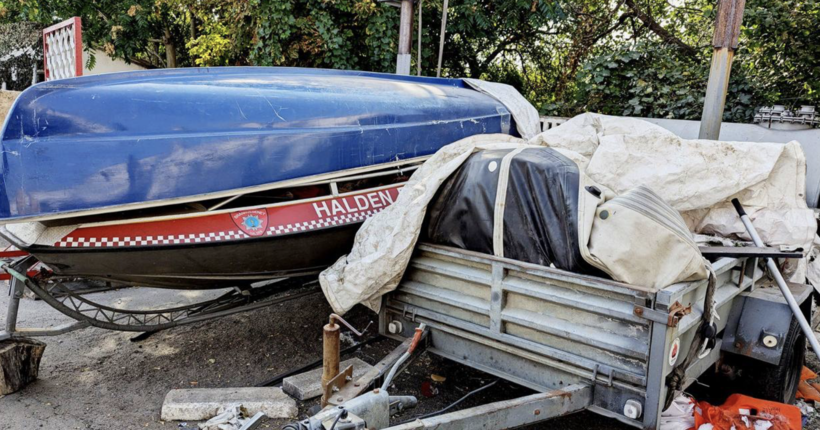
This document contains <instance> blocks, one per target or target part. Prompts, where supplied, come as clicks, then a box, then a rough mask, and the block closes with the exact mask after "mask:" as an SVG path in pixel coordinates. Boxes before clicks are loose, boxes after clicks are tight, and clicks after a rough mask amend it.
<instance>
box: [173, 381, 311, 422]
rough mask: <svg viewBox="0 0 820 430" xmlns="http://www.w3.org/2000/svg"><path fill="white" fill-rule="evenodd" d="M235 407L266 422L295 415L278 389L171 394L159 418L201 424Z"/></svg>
mask: <svg viewBox="0 0 820 430" xmlns="http://www.w3.org/2000/svg"><path fill="white" fill-rule="evenodd" d="M236 403H239V404H241V405H242V407H243V408H244V409H245V410H247V412H248V414H250V415H254V414H256V413H257V412H263V413H264V414H265V415H267V416H268V417H270V418H295V417H296V415H297V414H298V413H299V410H298V409H297V408H296V401H295V400H293V399H291V398H290V397H288V395H287V394H285V393H284V392H283V391H282V389H281V388H277V387H248V388H194V389H182V390H171V391H169V392H168V395H166V396H165V401H164V402H163V403H162V413H161V415H162V419H163V420H166V421H203V420H208V419H210V418H213V417H214V416H216V415H217V414H218V413H219V409H220V408H223V407H228V406H230V405H232V404H236Z"/></svg>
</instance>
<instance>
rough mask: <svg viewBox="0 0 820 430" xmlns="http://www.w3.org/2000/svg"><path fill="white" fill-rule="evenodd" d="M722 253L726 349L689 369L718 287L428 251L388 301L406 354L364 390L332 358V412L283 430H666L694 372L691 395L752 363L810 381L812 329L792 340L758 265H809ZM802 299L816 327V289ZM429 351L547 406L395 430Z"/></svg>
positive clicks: (719, 327) (382, 321)
mask: <svg viewBox="0 0 820 430" xmlns="http://www.w3.org/2000/svg"><path fill="white" fill-rule="evenodd" d="M721 252H722V253H723V255H728V256H725V257H723V258H719V259H717V260H716V261H714V262H713V264H712V266H713V269H714V272H715V279H714V284H713V287H712V288H713V289H714V290H713V302H714V318H712V320H713V321H714V324H715V330H714V337H713V338H712V340H711V341H709V342H704V345H708V346H709V347H706V348H703V349H701V348H697V349H696V354H694V356H693V357H692V358H691V360H690V359H688V357H687V353H686V351H689V350H690V346H691V344H692V343H693V339H696V335H698V337H699V338H703V334H702V333H698V332H699V331H702V330H703V329H702V327H703V325H702V324H701V321H702V319H703V317H704V315H703V310H704V298H705V297H706V294H707V290H708V288H709V282H708V281H705V280H704V281H698V282H688V283H679V284H674V285H670V286H668V287H666V288H662V289H657V290H653V289H649V288H642V287H637V286H633V285H627V284H622V283H618V282H614V281H610V280H605V279H601V278H596V277H592V276H586V275H578V274H574V273H569V272H565V271H561V270H557V269H552V268H548V267H543V266H538V265H533V264H529V263H522V262H520V261H515V260H510V259H505V258H498V257H495V256H490V255H485V254H479V253H475V252H470V251H464V250H460V249H453V248H447V247H442V246H438V245H429V244H420V245H418V246H417V249H416V254H415V255H414V257H413V258H412V259H411V262H410V265H409V267H408V269H407V271H406V273H405V275H404V278H403V279H402V281H401V282H400V284H399V286H398V288H397V289H396V290H395V291H393V292H392V293H390V294H388V295H386V296H384V297H383V301H382V307H381V311H380V314H379V332H380V334H382V335H384V336H387V337H390V338H393V339H396V340H400V341H402V344H401V345H400V346H399V347H398V348H396V350H394V351H393V352H392V353H390V354H389V355H388V356H386V357H385V358H384V359H382V360H380V361H379V362H378V363H377V364H376V366H375V368H374V369H373V370H371V371H370V372H369V373H368V374H365V375H364V376H362V377H360V378H359V379H357V380H352V378H351V377H350V374H349V373H348V371H349V370H350V369H344V370H341V371H339V369H338V358H335V359H333V358H331V359H330V367H332V366H333V363H334V362H335V366H336V368H335V369H332V370H331V371H330V373H331V374H330V375H329V377H327V378H325V377H323V382H324V384H323V387H324V388H325V390H326V391H325V393H326V394H325V400H324V402H323V406H325V408H324V409H323V410H322V411H321V412H319V413H318V414H316V415H314V416H312V417H311V418H309V419H306V420H303V421H300V422H296V423H292V424H289V425H287V426H285V427H284V428H285V429H289V430H296V429H298V430H319V429H324V430H328V429H331V428H333V429H336V430H342V429H364V428H367V429H371V430H375V429H389V430H399V429H401V430H409V429H433V428H435V429H468V428H486V429H503V428H513V427H518V426H523V425H530V424H535V423H539V422H543V421H546V420H549V419H552V418H555V417H559V416H563V415H567V414H571V413H575V412H579V411H582V410H588V411H591V412H594V413H597V414H600V415H603V416H606V417H610V418H613V419H616V420H618V421H621V422H623V423H626V424H628V425H630V426H633V427H636V428H641V429H657V428H658V426H659V425H660V416H661V411H663V410H664V409H665V405H666V402H667V401H668V400H669V399H671V398H672V397H673V396H674V395H675V390H670V389H669V388H668V384H669V381H671V380H672V378H673V376H672V375H674V374H675V370H676V369H677V368H678V366H681V365H685V369H682V374H683V375H684V376H683V378H681V381H680V385H679V387H678V389H679V390H684V389H686V387H688V386H689V385H690V384H692V383H693V382H695V381H696V380H697V379H698V378H699V377H700V376H701V375H703V374H704V373H706V372H708V371H714V372H718V371H720V369H723V370H726V369H727V368H729V367H731V368H732V369H734V366H737V367H739V368H743V369H745V368H744V367H742V366H743V364H744V363H749V362H754V363H757V364H758V366H757V367H755V368H760V367H759V363H763V364H765V365H768V366H770V367H769V368H767V369H776V368H783V367H788V369H786V370H787V374H789V375H791V376H794V375H799V373H800V370H801V369H802V363H803V353H804V351H805V346H804V345H805V339H803V340H801V338H800V335H801V333H800V331H799V330H797V331H795V330H791V332H790V327H791V326H792V324H795V318H794V317H793V316H792V313H791V310H790V308H789V305H788V303H787V302H786V300H785V299H784V297H783V295H782V294H781V293H780V291H778V288H777V286H774V285H773V284H772V282H771V281H770V280H768V279H767V278H765V276H764V271H763V270H762V266H761V265H759V264H758V260H763V259H768V258H777V257H780V258H784V257H785V258H797V257H798V256H799V253H794V252H792V253H783V252H780V251H779V250H775V249H772V248H735V249H734V250H727V249H722V250H721ZM789 288H790V290H791V293H792V294H793V296H794V298H795V299H796V301H797V302H798V303H799V304H800V306H801V310H802V311H803V312H804V314H806V315H808V314H809V312H810V311H811V307H810V306H811V300H807V298H809V297H810V294H811V288H810V287H809V286H807V285H803V284H789ZM707 317H708V315H707ZM331 324H333V321H332V320H331ZM326 328H327V326H326ZM338 328H339V327H338V326H336V329H338ZM790 333H791V334H790ZM794 333H797V336H795V335H794ZM699 344H700V343H697V344H695V345H696V346H697V345H699ZM325 345H326V355H325V373H328V365H329V364H328V354H327V342H326V343H325ZM331 349H332V348H331ZM422 350H426V351H428V352H430V353H433V354H435V355H438V356H441V357H444V358H447V359H449V360H452V361H455V362H458V363H461V364H463V365H466V366H469V367H472V368H474V369H478V370H481V371H483V372H486V373H489V374H492V375H495V376H497V377H500V378H503V379H506V380H508V381H511V382H514V383H517V384H519V385H522V386H525V387H528V388H531V389H533V390H535V391H536V392H537V393H536V394H532V395H528V396H525V397H521V398H516V399H511V400H506V401H501V402H496V403H492V404H487V405H482V406H478V407H473V408H469V409H465V410H461V411H457V412H451V413H447V414H443V415H438V416H423V417H419V418H418V419H414V420H411V421H408V422H404V423H401V424H397V425H395V424H394V425H393V426H392V427H391V426H390V416H391V415H392V414H395V413H397V412H398V411H400V410H402V409H406V408H409V407H412V406H414V405H415V404H416V399H415V398H413V397H408V396H393V395H391V393H390V392H389V390H391V388H390V384H391V380H392V378H393V377H394V376H395V374H396V373H397V371H399V370H401V369H402V368H403V367H406V366H407V365H408V362H409V360H410V359H411V358H412V357H415V356H418V355H419V353H420V352H421V351H422ZM789 350H795V351H797V354H798V355H799V360H785V359H783V357H785V356H786V355H785V354H783V352H784V351H789ZM330 355H332V354H330ZM750 369H751V368H750ZM746 371H747V372H751V370H749V369H747V370H746ZM334 374H335V376H336V377H335V378H333V377H332V376H334ZM787 379H789V382H788V383H786V384H785V385H784V387H782V391H783V392H784V394H783V396H786V397H788V396H791V397H792V398H793V396H794V392H795V391H796V383H797V382H796V381H797V380H799V378H791V377H790V378H787Z"/></svg>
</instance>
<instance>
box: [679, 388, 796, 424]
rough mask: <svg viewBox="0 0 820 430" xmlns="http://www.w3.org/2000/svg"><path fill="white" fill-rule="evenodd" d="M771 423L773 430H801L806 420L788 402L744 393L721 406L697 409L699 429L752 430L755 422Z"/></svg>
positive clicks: (706, 405)
mask: <svg viewBox="0 0 820 430" xmlns="http://www.w3.org/2000/svg"><path fill="white" fill-rule="evenodd" d="M757 421H767V422H769V423H771V424H772V426H771V427H769V430H801V429H802V428H803V418H802V416H801V414H800V409H798V408H797V407H796V406H792V405H787V404H784V403H778V402H770V401H767V400H759V399H755V398H753V397H749V396H744V395H741V394H732V395H731V396H729V398H728V399H726V403H724V404H723V405H721V406H712V405H710V404H708V403H706V402H700V403H698V407H697V408H695V429H697V428H700V426H701V425H703V424H712V425H713V426H714V430H731V428H732V426H734V428H735V429H736V430H750V429H754V428H755V422H757Z"/></svg>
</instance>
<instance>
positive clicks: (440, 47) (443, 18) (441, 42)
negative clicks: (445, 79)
mask: <svg viewBox="0 0 820 430" xmlns="http://www.w3.org/2000/svg"><path fill="white" fill-rule="evenodd" d="M447 3H449V2H448V0H444V6H443V7H442V11H441V36H440V39H439V42H438V67H437V68H436V77H437V78H440V77H441V60H442V58H444V36H446V35H447Z"/></svg>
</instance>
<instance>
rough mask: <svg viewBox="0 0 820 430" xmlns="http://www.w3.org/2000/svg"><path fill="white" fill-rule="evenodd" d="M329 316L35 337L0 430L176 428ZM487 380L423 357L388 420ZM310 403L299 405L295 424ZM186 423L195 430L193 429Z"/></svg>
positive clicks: (1, 406) (26, 322) (258, 313)
mask: <svg viewBox="0 0 820 430" xmlns="http://www.w3.org/2000/svg"><path fill="white" fill-rule="evenodd" d="M4 290H5V288H2V289H0V291H4ZM216 293H217V292H200V291H196V292H185V293H183V295H182V296H181V297H180V296H178V295H177V294H176V292H169V291H165V290H155V289H145V288H132V289H124V290H118V291H111V292H107V293H100V294H97V295H96V296H97V297H96V299H97V300H99V301H101V302H106V303H111V304H113V305H115V306H120V305H121V306H125V305H128V306H131V307H133V308H138V307H145V306H150V305H151V304H152V303H183V302H186V301H199V300H203V299H204V298H207V297H210V296H212V295H214V294H216ZM7 302H8V297H7V296H6V294H0V310H2V311H0V314H2V315H0V323H4V319H5V307H6V305H7ZM330 312H331V309H330V307H329V306H328V305H327V304H326V302H325V301H324V299H323V298H322V296H321V294H320V293H317V294H315V295H312V296H307V297H303V298H300V299H296V300H294V301H291V302H287V303H284V304H279V305H273V306H271V307H267V308H262V309H259V310H255V311H251V312H247V313H243V314H239V315H233V316H229V317H224V318H221V319H217V320H213V321H207V322H202V323H197V324H192V325H188V326H183V327H178V328H174V329H170V330H166V331H163V332H159V333H156V334H154V335H152V336H150V337H148V338H147V339H145V340H142V341H139V342H132V341H131V340H130V339H131V338H132V337H133V336H134V333H123V332H111V331H106V330H101V329H96V328H90V329H85V330H80V331H76V332H73V333H69V334H65V335H62V336H58V337H55V338H50V339H45V342H46V343H47V344H48V347H47V348H46V352H45V355H44V357H43V361H42V365H41V369H40V378H39V380H38V381H36V382H35V383H33V384H32V385H30V386H29V387H27V388H25V389H24V390H22V391H20V392H18V393H14V394H11V395H8V396H5V397H2V396H0V428H2V429H37V428H45V429H56V428H59V429H106V430H108V429H114V428H116V429H177V428H180V427H181V426H180V423H177V422H163V421H161V420H160V416H159V415H160V408H161V406H162V401H163V399H164V397H165V395H166V393H167V392H168V390H170V389H174V388H189V387H203V388H204V387H241V386H252V385H257V384H259V383H261V382H263V381H265V380H268V379H270V378H272V377H273V376H275V375H278V374H280V373H282V372H285V371H287V370H290V369H293V368H296V367H299V366H302V365H304V364H306V363H309V362H311V361H313V360H316V359H319V358H320V357H321V329H322V325H323V324H325V322H326V319H327V315H328V314H329V313H330ZM346 317H349V318H348V320H349V321H350V322H351V323H352V324H353V325H354V326H356V327H360V328H361V327H365V326H366V325H367V324H368V322H370V321H373V322H374V323H375V322H376V320H377V316H376V315H375V314H373V313H372V312H370V311H368V310H367V309H364V308H357V309H354V310H353V311H352V312H351V313H350V314H348V315H347V316H346ZM65 321H66V317H64V316H62V315H61V314H59V313H58V312H56V311H54V310H53V309H51V308H50V307H49V306H48V305H46V304H45V303H43V302H42V301H34V300H24V301H23V302H22V305H21V315H20V323H19V325H20V326H23V327H24V326H50V325H57V324H60V323H62V322H65ZM373 327H375V326H373ZM371 332H372V330H371ZM397 344H398V343H397V342H395V341H392V340H387V339H385V340H382V341H378V342H376V343H373V344H370V345H367V346H365V347H363V348H361V349H360V350H359V351H357V352H356V353H355V354H354V356H358V357H359V358H361V359H363V360H365V361H367V362H370V363H374V362H375V361H376V360H378V359H379V358H381V357H383V356H384V355H385V354H387V353H388V352H389V351H390V350H391V349H393V348H394V347H395V346H396V345H397ZM343 347H344V345H343ZM344 358H347V357H344ZM811 363H812V366H811V367H813V368H814V369H815V370H820V363H818V362H817V359H816V358H815V357H813V356H812V358H811ZM431 374H437V375H440V376H443V377H445V378H446V380H445V381H444V382H441V383H435V384H434V385H433V388H434V390H432V391H433V392H434V393H435V394H434V395H433V396H432V397H429V398H428V397H425V396H424V394H422V390H421V387H422V384H423V383H424V382H425V381H427V382H430V381H431V379H430V375H431ZM493 380H495V378H494V377H492V376H490V375H487V374H484V373H481V372H478V371H474V370H471V369H469V368H465V367H463V366H459V365H456V364H455V363H452V362H449V361H447V360H444V359H440V358H437V357H433V356H430V355H427V354H425V355H423V356H422V357H421V358H420V359H419V360H417V361H416V363H414V364H413V365H412V366H411V367H410V368H409V369H408V371H406V372H405V373H403V374H402V375H401V376H400V377H399V378H397V380H396V387H397V390H396V392H397V393H401V394H410V395H416V396H417V397H419V399H420V405H419V406H418V407H417V408H415V409H411V410H408V411H406V412H404V413H403V414H402V415H400V416H398V417H396V418H395V421H394V422H401V421H403V420H406V419H409V418H412V417H415V416H419V415H421V414H425V413H428V412H432V411H437V410H439V409H441V408H443V407H444V406H446V405H448V404H450V403H451V402H453V401H455V400H457V399H459V398H460V397H462V396H463V395H464V394H466V393H467V392H469V391H471V390H473V389H476V388H478V387H481V386H483V385H485V384H487V383H489V382H491V381H493ZM426 392H427V393H428V394H429V391H427V390H426ZM528 393H530V391H528V390H527V389H524V388H521V387H519V386H516V385H514V384H511V383H507V382H505V381H499V382H498V383H497V384H496V385H495V386H493V387H492V388H490V389H488V390H485V391H483V392H481V393H480V394H477V395H476V396H473V397H471V398H469V399H468V400H467V401H465V402H464V403H463V404H462V405H461V406H460V407H464V408H466V407H471V406H475V405H478V404H483V403H487V402H491V401H495V400H502V399H509V398H514V397H518V396H522V395H526V394H528ZM315 403H316V401H314V402H308V403H305V404H302V405H300V411H301V413H302V416H303V417H304V416H305V415H306V414H307V411H308V409H309V408H310V407H311V406H313V405H314V404H315ZM282 424H284V421H283V420H278V421H277V420H270V421H268V422H266V423H265V424H263V426H262V428H277V429H278V428H279V427H280V426H281V425H282ZM188 425H189V426H190V428H194V427H195V426H194V423H188ZM531 428H549V429H567V430H573V429H613V430H614V429H628V428H631V427H627V426H625V425H623V424H619V423H618V422H616V421H614V420H610V419H606V418H603V417H600V416H598V415H595V414H592V413H587V412H583V413H579V414H575V415H571V416H568V417H563V418H560V419H556V420H553V421H551V422H550V423H549V424H545V425H541V426H533V427H531ZM815 428H820V427H815Z"/></svg>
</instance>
